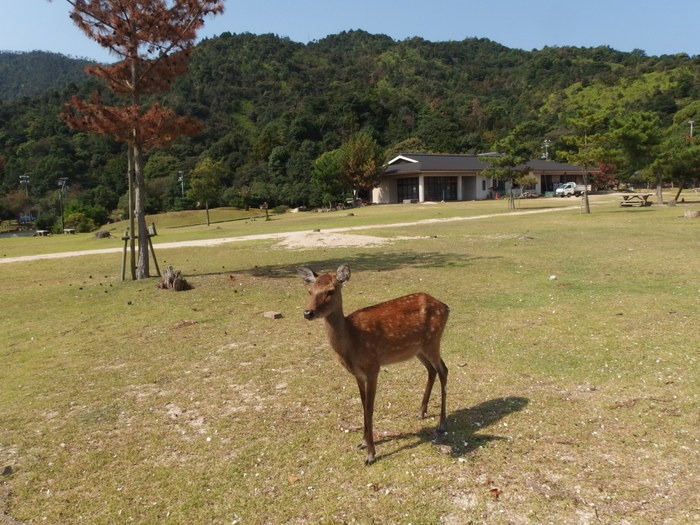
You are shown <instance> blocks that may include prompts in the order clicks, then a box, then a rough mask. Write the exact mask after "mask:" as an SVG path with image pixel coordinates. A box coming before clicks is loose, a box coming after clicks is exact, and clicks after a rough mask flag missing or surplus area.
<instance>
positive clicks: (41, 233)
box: [36, 230, 51, 237]
mask: <svg viewBox="0 0 700 525" xmlns="http://www.w3.org/2000/svg"><path fill="white" fill-rule="evenodd" d="M50 234H51V232H50V231H49V230H37V231H36V235H38V236H39V237H48V236H49V235H50Z"/></svg>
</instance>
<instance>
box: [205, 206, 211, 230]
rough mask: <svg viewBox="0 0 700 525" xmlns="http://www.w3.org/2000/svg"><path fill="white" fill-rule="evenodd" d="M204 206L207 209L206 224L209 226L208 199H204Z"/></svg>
mask: <svg viewBox="0 0 700 525" xmlns="http://www.w3.org/2000/svg"><path fill="white" fill-rule="evenodd" d="M204 207H205V208H206V210H207V226H210V225H211V222H210V221H209V201H204Z"/></svg>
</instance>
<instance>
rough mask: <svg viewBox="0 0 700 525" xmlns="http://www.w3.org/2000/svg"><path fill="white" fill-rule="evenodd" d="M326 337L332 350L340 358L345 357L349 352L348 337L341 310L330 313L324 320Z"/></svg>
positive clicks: (345, 322) (345, 321)
mask: <svg viewBox="0 0 700 525" xmlns="http://www.w3.org/2000/svg"><path fill="white" fill-rule="evenodd" d="M325 322H326V335H327V336H328V342H329V343H330V344H331V347H332V348H333V350H334V351H335V352H336V353H337V354H338V355H339V356H340V357H341V358H344V357H345V356H347V354H348V351H349V346H350V345H349V342H350V337H349V333H348V323H347V320H346V319H345V315H344V314H343V309H342V308H338V309H337V310H335V311H333V312H332V313H330V314H329V315H328V316H326V318H325Z"/></svg>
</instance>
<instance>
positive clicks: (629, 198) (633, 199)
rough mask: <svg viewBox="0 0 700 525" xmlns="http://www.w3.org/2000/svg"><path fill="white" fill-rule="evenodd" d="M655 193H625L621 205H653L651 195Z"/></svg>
mask: <svg viewBox="0 0 700 525" xmlns="http://www.w3.org/2000/svg"><path fill="white" fill-rule="evenodd" d="M652 195H653V193H634V194H632V195H623V196H622V200H621V201H620V206H651V202H649V197H651V196H652Z"/></svg>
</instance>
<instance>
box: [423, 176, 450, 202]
mask: <svg viewBox="0 0 700 525" xmlns="http://www.w3.org/2000/svg"><path fill="white" fill-rule="evenodd" d="M425 200H426V201H456V200H457V177H425Z"/></svg>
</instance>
